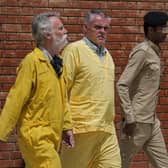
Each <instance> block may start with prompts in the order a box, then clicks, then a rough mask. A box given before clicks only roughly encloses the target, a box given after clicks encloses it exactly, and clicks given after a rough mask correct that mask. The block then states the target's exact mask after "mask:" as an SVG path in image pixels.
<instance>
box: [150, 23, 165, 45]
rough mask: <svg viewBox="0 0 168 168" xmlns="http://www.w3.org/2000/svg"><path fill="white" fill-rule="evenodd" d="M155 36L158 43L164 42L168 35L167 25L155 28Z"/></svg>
mask: <svg viewBox="0 0 168 168" xmlns="http://www.w3.org/2000/svg"><path fill="white" fill-rule="evenodd" d="M154 29H155V30H154V34H153V36H154V38H155V41H156V42H157V43H161V42H164V41H165V39H166V35H167V33H168V27H167V26H166V25H164V26H158V27H156V28H154Z"/></svg>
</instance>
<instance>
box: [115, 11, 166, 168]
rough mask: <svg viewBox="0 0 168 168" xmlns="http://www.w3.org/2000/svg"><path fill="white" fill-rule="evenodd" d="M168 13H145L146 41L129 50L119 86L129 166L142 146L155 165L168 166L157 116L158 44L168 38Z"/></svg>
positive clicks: (124, 157)
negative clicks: (167, 30) (167, 34)
mask: <svg viewBox="0 0 168 168" xmlns="http://www.w3.org/2000/svg"><path fill="white" fill-rule="evenodd" d="M167 21H168V16H167V14H166V13H164V12H149V13H147V14H146V15H145V16H144V32H145V40H144V41H143V42H142V43H140V44H138V45H137V46H136V47H135V48H134V49H133V50H132V52H131V53H130V55H129V60H128V64H127V66H126V68H125V70H124V72H123V73H122V75H121V77H120V79H119V81H118V83H117V89H118V94H119V98H120V105H121V110H122V127H121V137H120V140H121V156H122V167H123V168H129V164H130V162H131V160H132V159H133V157H134V156H135V154H136V153H137V152H138V151H139V150H140V149H143V150H144V151H145V153H146V154H147V156H148V157H149V159H150V161H151V163H152V165H153V167H154V168H167V167H168V154H167V151H166V146H165V142H164V139H163V135H162V132H161V129H160V122H159V120H158V118H157V116H156V105H157V99H158V94H159V83H160V75H161V68H160V67H161V64H160V47H159V44H160V43H161V42H163V41H164V40H165V38H166V33H168V32H165V30H166V29H167V26H166V23H167Z"/></svg>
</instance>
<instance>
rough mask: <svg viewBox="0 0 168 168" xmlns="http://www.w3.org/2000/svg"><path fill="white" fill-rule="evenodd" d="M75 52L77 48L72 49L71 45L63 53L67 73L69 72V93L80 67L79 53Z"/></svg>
mask: <svg viewBox="0 0 168 168" xmlns="http://www.w3.org/2000/svg"><path fill="white" fill-rule="evenodd" d="M75 50H76V48H75V47H71V45H70V46H67V47H66V48H65V49H64V51H63V53H62V56H63V60H64V64H65V66H66V71H67V89H68V92H69V91H70V89H71V87H72V84H73V81H74V78H75V76H76V73H77V70H78V65H79V57H78V54H77V51H75Z"/></svg>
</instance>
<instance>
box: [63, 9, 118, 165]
mask: <svg viewBox="0 0 168 168" xmlns="http://www.w3.org/2000/svg"><path fill="white" fill-rule="evenodd" d="M109 26H110V18H109V17H107V16H105V15H104V13H103V12H102V11H100V10H90V11H89V12H88V14H87V16H86V18H85V23H84V34H85V37H84V38H83V39H81V40H79V41H76V42H73V43H71V44H70V45H68V46H67V47H66V48H65V50H64V51H63V56H64V61H65V62H64V63H65V65H66V68H67V74H68V95H69V104H70V109H71V112H72V120H73V121H72V122H73V128H74V134H75V135H74V136H75V147H74V148H73V149H68V148H66V147H63V150H62V155H61V159H62V165H63V168H121V159H120V150H119V145H118V141H117V137H116V132H115V126H114V117H115V110H114V108H115V104H114V80H115V79H114V63H113V59H112V57H111V55H110V53H109V52H108V50H107V49H106V48H105V47H104V45H105V41H106V34H107V31H108V29H109Z"/></svg>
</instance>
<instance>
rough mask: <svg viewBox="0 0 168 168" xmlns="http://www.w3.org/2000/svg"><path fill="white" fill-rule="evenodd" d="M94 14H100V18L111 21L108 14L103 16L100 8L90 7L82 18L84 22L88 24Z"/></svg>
mask: <svg viewBox="0 0 168 168" xmlns="http://www.w3.org/2000/svg"><path fill="white" fill-rule="evenodd" d="M95 15H98V16H101V17H102V18H104V19H107V20H109V21H111V18H110V17H109V16H105V14H104V13H103V12H102V11H101V10H100V9H90V10H89V11H88V13H87V15H86V17H85V18H84V22H85V24H89V23H90V22H91V21H92V19H93V17H94V16H95Z"/></svg>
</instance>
